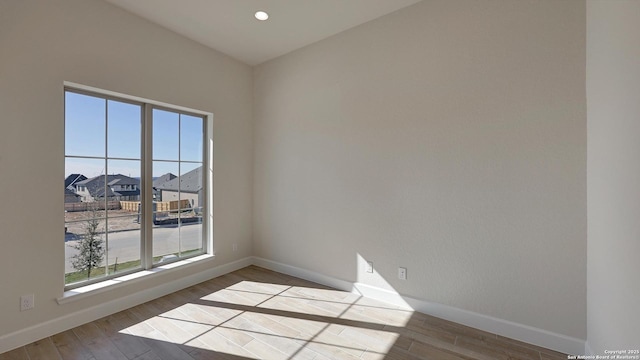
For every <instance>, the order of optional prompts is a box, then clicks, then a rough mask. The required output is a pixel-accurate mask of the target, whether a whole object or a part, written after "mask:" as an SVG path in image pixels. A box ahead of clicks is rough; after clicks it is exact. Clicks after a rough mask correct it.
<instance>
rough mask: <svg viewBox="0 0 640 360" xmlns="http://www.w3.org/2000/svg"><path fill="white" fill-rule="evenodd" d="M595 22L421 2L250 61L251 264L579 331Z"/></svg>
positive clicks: (528, 9)
mask: <svg viewBox="0 0 640 360" xmlns="http://www.w3.org/2000/svg"><path fill="white" fill-rule="evenodd" d="M585 26H586V25H585V3H584V2H583V1H524V0H521V1H507V0H504V1H458V0H437V1H436V0H434V1H424V2H421V3H418V4H416V5H414V6H411V7H408V8H406V9H403V10H400V11H399V12H396V13H393V14H391V15H388V16H385V17H383V18H380V19H377V20H374V21H372V22H369V23H366V24H364V25H361V26H359V27H357V28H354V29H351V30H349V31H346V32H343V33H341V34H338V35H336V36H334V37H331V38H329V39H326V40H323V41H320V42H318V43H315V44H313V45H311V46H308V47H306V48H303V49H301V50H298V51H295V52H292V53H290V54H287V55H285V56H283V57H281V58H278V59H275V60H273V61H270V62H267V63H265V64H263V65H260V66H258V67H256V69H255V71H254V76H255V78H254V89H255V90H254V119H255V134H254V140H255V145H254V146H255V170H254V174H255V180H254V248H255V252H256V255H258V256H261V257H264V258H267V259H270V260H274V261H278V262H282V263H285V264H290V265H293V266H297V267H301V268H305V269H309V270H312V271H316V272H319V273H322V274H325V275H328V276H332V277H336V278H339V279H343V280H347V281H360V282H363V283H366V284H370V285H374V286H379V287H385V288H392V289H395V290H396V291H398V292H399V293H401V294H404V295H408V296H412V297H415V298H418V299H424V300H427V301H432V302H437V303H441V304H445V305H450V306H453V307H457V308H461V309H466V310H470V311H473V312H477V313H481V314H485V315H489V316H493V317H497V318H500V319H505V320H509V321H513V322H516V323H519V324H525V325H529V326H533V327H536V328H540V329H544V330H548V331H551V332H555V333H559V334H564V335H568V336H571V337H576V338H580V339H584V338H586V316H585V314H586V276H585V274H586V241H585V239H586V231H587V228H586V206H587V205H586V121H585V118H586V99H585ZM358 255H361V256H363V257H364V258H365V259H367V260H370V261H373V262H374V267H375V269H376V272H377V274H378V275H379V276H367V275H362V272H358V271H357V270H358V269H357V268H356V261H357V256H358ZM398 266H404V267H407V268H408V277H409V279H408V280H407V281H400V280H398V279H397V275H396V274H397V267H398ZM359 273H360V275H358V274H359Z"/></svg>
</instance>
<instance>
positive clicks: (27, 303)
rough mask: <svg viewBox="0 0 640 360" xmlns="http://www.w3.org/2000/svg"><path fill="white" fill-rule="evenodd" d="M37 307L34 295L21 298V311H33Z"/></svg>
mask: <svg viewBox="0 0 640 360" xmlns="http://www.w3.org/2000/svg"><path fill="white" fill-rule="evenodd" d="M35 305H36V304H35V296H34V295H33V294H29V295H22V296H20V311H25V310H29V309H33V308H34V307H35Z"/></svg>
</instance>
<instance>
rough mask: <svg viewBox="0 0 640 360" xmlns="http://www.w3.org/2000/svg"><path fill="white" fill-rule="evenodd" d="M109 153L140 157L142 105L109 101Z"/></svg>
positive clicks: (121, 156) (126, 156)
mask: <svg viewBox="0 0 640 360" xmlns="http://www.w3.org/2000/svg"><path fill="white" fill-rule="evenodd" d="M107 109H108V117H107V130H108V132H107V134H108V136H107V139H108V141H107V144H108V147H107V155H108V156H109V157H118V158H128V159H140V142H141V138H140V132H141V111H142V107H141V106H140V105H134V104H128V103H124V102H119V101H114V100H109V101H108V102H107Z"/></svg>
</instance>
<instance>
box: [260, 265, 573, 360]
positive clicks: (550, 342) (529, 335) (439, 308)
mask: <svg viewBox="0 0 640 360" xmlns="http://www.w3.org/2000/svg"><path fill="white" fill-rule="evenodd" d="M253 259H254V260H253V263H254V265H257V266H261V267H264V268H266V269H269V270H273V271H277V272H281V273H284V274H288V275H291V276H295V277H299V278H302V279H305V280H309V281H313V282H317V283H319V284H323V285H327V286H331V287H334V288H336V289H339V290H344V291H351V292H354V293H357V294H360V295H363V296H366V297H369V298H372V299H376V300H380V301H384V302H387V303H390V304H393V305H396V306H402V307H408V308H411V309H413V310H416V311H418V312H421V313H424V314H427V315H432V316H435V317H438V318H441V319H445V320H449V321H453V322H456V323H458V324H463V325H466V326H470V327H473V328H476V329H480V330H483V331H487V332H490V333H494V334H498V335H501V336H505V337H509V338H511V339H515V340H519V341H523V342H526V343H529V344H533V345H537V346H541V347H544V348H547V349H551V350H555V351H559V352H563V353H567V354H574V355H581V354H582V353H583V352H584V351H585V341H584V340H581V339H577V338H573V337H570V336H566V335H562V334H557V333H554V332H551V331H547V330H543V329H538V328H535V327H532V326H528V325H523V324H519V323H515V322H512V321H508V320H503V319H499V318H495V317H492V316H487V315H483V314H479V313H475V312H472V311H467V310H463V309H458V308H454V307H451V306H447V305H442V304H438V303H433V302H429V301H425V300H420V299H415V298H412V297H409V296H404V295H401V294H398V293H396V292H393V291H389V290H386V289H381V288H378V287H375V286H371V285H367V284H362V283H352V282H349V281H346V280H342V279H336V278H333V277H330V276H326V275H323V274H319V273H316V272H314V271H310V270H307V269H302V268H298V267H295V266H291V265H287V264H283V263H279V262H276V261H272V260H267V259H263V258H260V257H254V258H253Z"/></svg>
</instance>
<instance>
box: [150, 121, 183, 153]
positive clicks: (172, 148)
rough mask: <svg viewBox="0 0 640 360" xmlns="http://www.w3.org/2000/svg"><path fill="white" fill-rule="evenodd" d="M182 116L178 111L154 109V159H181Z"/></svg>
mask: <svg viewBox="0 0 640 360" xmlns="http://www.w3.org/2000/svg"><path fill="white" fill-rule="evenodd" d="M179 132H180V116H179V115H178V114H177V113H173V112H169V111H164V110H158V109H154V110H153V159H154V160H179V158H178V156H179V145H178V144H179V139H180V138H179V136H178V134H179Z"/></svg>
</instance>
